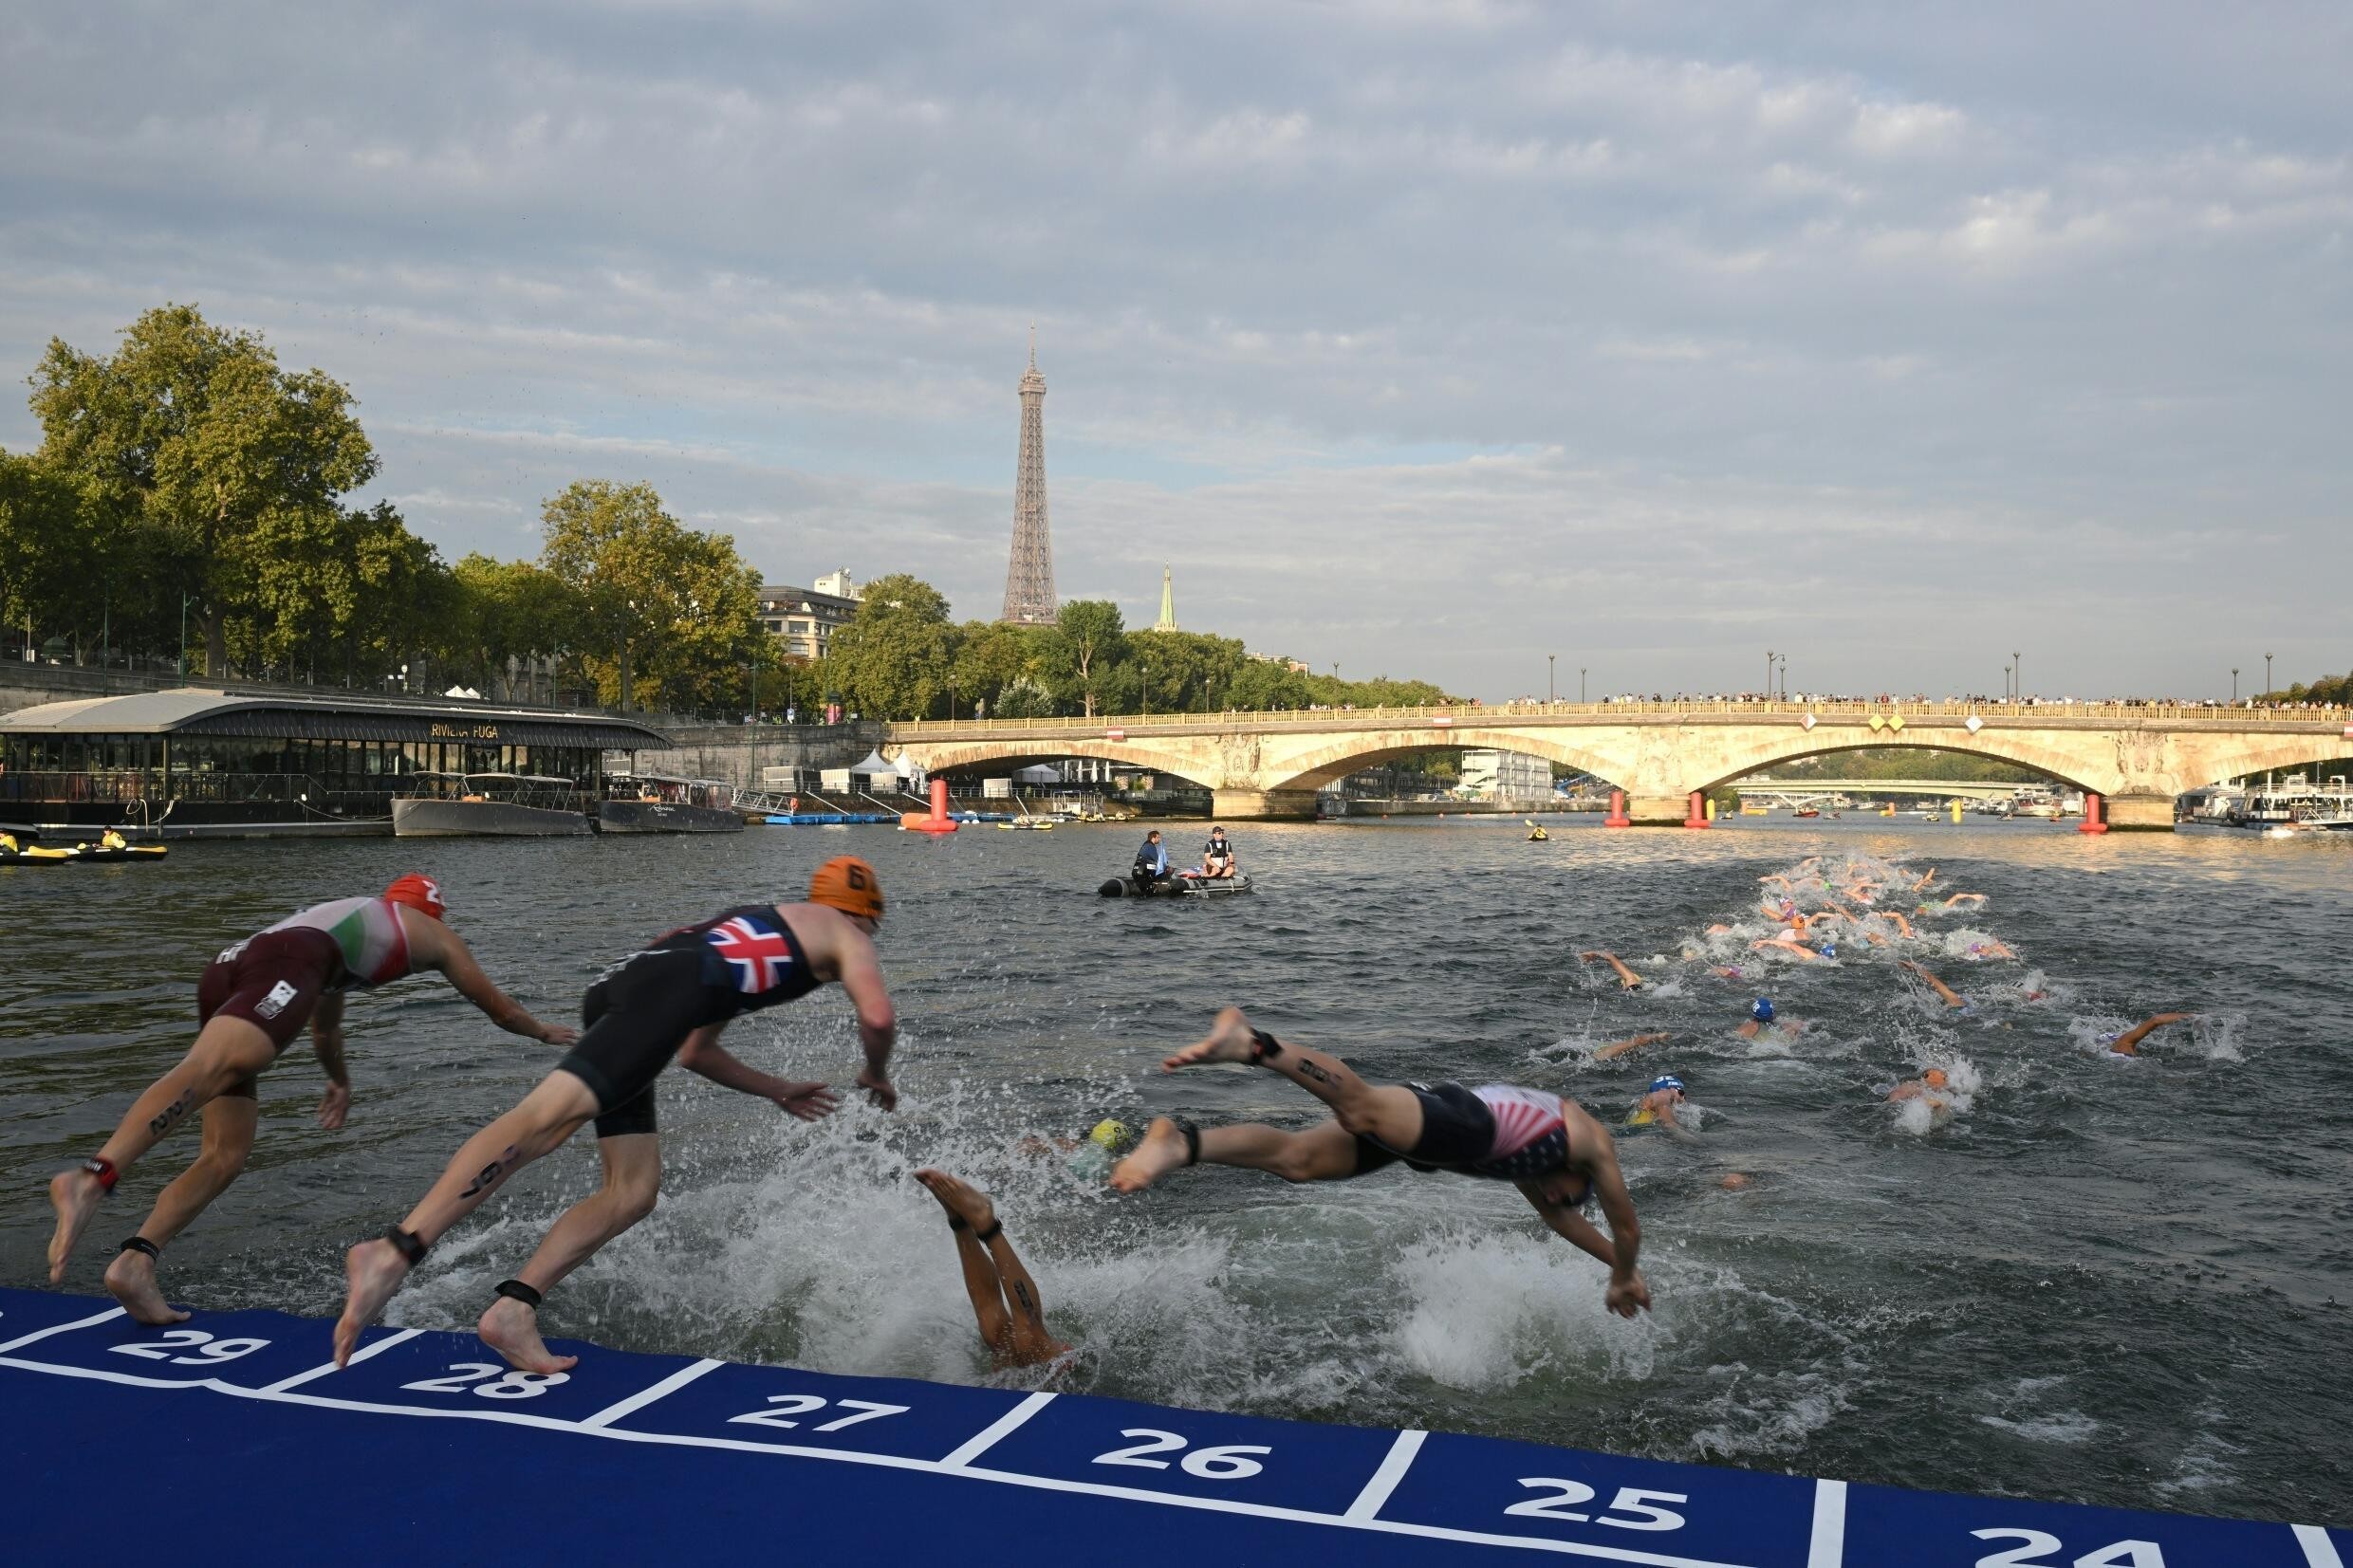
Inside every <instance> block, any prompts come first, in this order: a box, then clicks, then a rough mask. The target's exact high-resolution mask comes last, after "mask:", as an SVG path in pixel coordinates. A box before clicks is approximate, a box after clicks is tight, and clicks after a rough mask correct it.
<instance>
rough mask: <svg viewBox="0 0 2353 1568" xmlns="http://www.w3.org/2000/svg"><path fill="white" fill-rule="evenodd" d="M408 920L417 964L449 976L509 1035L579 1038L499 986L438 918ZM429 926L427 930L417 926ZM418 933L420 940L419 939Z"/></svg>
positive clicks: (556, 1040)
mask: <svg viewBox="0 0 2353 1568" xmlns="http://www.w3.org/2000/svg"><path fill="white" fill-rule="evenodd" d="M401 919H402V921H403V922H404V923H408V931H409V954H410V957H411V959H412V960H413V961H414V962H415V963H416V965H417V968H428V969H439V970H440V971H441V972H442V973H443V974H445V975H447V976H448V977H449V982H450V984H451V985H452V986H454V987H456V989H457V994H458V995H460V996H462V997H464V998H465V999H466V1000H467V1001H469V1002H471V1003H472V1004H473V1005H475V1006H477V1007H479V1008H481V1009H482V1011H483V1014H484V1016H486V1017H487V1018H489V1019H490V1021H491V1023H493V1024H497V1025H498V1026H499V1027H500V1028H502V1029H504V1030H506V1031H507V1032H508V1033H509V1034H510V1035H522V1036H523V1037H524V1038H525V1039H527V1040H544V1041H546V1042H547V1043H548V1044H550V1045H569V1044H570V1043H572V1042H573V1041H575V1040H577V1039H579V1038H580V1031H579V1030H577V1029H571V1028H566V1027H565V1025H563V1024H542V1023H541V1022H540V1021H539V1020H538V1019H536V1018H533V1017H532V1016H531V1011H530V1009H529V1008H528V1007H526V1006H525V1005H523V1004H522V1003H520V1002H517V1001H516V1000H515V999H514V998H513V997H511V996H509V995H508V994H507V993H506V992H505V991H502V990H500V989H499V988H498V987H497V986H496V984H494V983H493V982H492V981H491V977H490V976H489V975H487V974H485V973H483V972H482V966H481V965H479V964H477V963H475V962H474V957H473V953H472V950H470V949H468V948H467V946H466V944H465V941H464V939H463V938H461V937H460V936H459V935H458V934H457V933H456V932H454V931H452V930H450V929H449V928H448V927H447V926H444V925H442V924H441V923H440V922H439V921H436V920H432V919H429V918H426V917H422V916H420V917H418V918H417V920H416V921H414V922H410V921H409V916H408V915H407V914H406V913H402V915H401ZM423 927H430V928H432V929H431V930H430V931H425V930H421V929H420V928H423ZM420 937H421V938H422V940H420Z"/></svg>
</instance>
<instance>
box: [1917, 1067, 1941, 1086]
mask: <svg viewBox="0 0 2353 1568" xmlns="http://www.w3.org/2000/svg"><path fill="white" fill-rule="evenodd" d="M1920 1081H1921V1082H1922V1083H1925V1084H1927V1085H1928V1086H1929V1087H1930V1088H1931V1089H1941V1088H1943V1087H1944V1069H1943V1068H1942V1067H1931V1068H1930V1069H1928V1071H1926V1072H1924V1073H1922V1074H1921V1075H1920Z"/></svg>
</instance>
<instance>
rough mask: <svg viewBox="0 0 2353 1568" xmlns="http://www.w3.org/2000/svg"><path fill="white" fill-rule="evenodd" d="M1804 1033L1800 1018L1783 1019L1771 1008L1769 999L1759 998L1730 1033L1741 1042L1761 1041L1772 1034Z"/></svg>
mask: <svg viewBox="0 0 2353 1568" xmlns="http://www.w3.org/2000/svg"><path fill="white" fill-rule="evenodd" d="M1805 1032H1806V1021H1805V1020H1804V1019H1802V1018H1784V1017H1782V1016H1781V1013H1780V1011H1779V1010H1778V1009H1777V1008H1775V1007H1774V1006H1773V1003H1772V999H1771V998H1770V997H1765V996H1760V997H1758V998H1757V999H1756V1000H1755V1001H1754V1002H1751V1003H1750V1004H1749V1016H1748V1018H1747V1019H1746V1020H1745V1021H1744V1022H1743V1023H1742V1024H1741V1025H1740V1027H1738V1028H1737V1029H1734V1030H1733V1031H1732V1033H1734V1034H1736V1035H1738V1036H1739V1037H1740V1038H1741V1039H1743V1040H1763V1039H1765V1038H1767V1037H1768V1036H1770V1035H1774V1034H1785V1035H1793V1036H1794V1035H1800V1034H1804V1033H1805Z"/></svg>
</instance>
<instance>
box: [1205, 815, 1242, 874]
mask: <svg viewBox="0 0 2353 1568" xmlns="http://www.w3.org/2000/svg"><path fill="white" fill-rule="evenodd" d="M1234 869H1235V861H1234V858H1233V845H1232V843H1231V842H1230V841H1228V839H1227V838H1226V830H1225V829H1224V828H1222V827H1213V828H1211V829H1210V830H1209V842H1208V843H1206V844H1203V845H1202V846H1201V875H1202V876H1207V877H1210V878H1212V879H1214V880H1215V879H1225V878H1230V877H1232V876H1233V873H1234Z"/></svg>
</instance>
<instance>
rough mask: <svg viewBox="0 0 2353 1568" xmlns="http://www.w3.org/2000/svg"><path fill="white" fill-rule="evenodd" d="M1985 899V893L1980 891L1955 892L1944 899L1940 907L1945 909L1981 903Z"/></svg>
mask: <svg viewBox="0 0 2353 1568" xmlns="http://www.w3.org/2000/svg"><path fill="white" fill-rule="evenodd" d="M1985 901H1986V895H1984V894H1982V893H1956V894H1955V895H1953V896H1952V897H1950V898H1948V899H1946V900H1945V901H1944V904H1943V906H1942V907H1943V908H1945V909H1958V908H1959V907H1960V906H1961V905H1963V904H1982V903H1984V902H1985Z"/></svg>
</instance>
